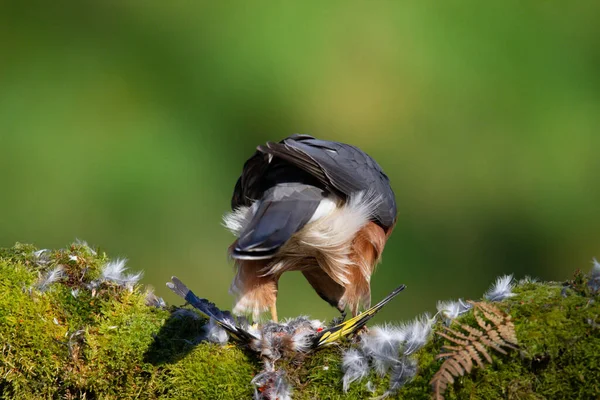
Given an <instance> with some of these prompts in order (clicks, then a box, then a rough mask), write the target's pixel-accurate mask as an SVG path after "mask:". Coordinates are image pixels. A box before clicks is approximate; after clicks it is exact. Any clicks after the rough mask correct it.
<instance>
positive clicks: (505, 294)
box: [483, 275, 515, 301]
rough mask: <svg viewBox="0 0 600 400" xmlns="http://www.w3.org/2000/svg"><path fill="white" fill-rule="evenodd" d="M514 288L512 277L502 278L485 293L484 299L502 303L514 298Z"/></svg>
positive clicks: (505, 276)
mask: <svg viewBox="0 0 600 400" xmlns="http://www.w3.org/2000/svg"><path fill="white" fill-rule="evenodd" d="M514 286H515V285H514V284H513V276H512V275H504V276H501V277H499V278H498V279H496V282H495V283H494V284H493V285H492V286H491V287H490V288H489V289H488V291H487V292H485V294H484V295H483V297H484V298H485V299H486V300H489V301H502V300H504V299H507V298H509V297H512V296H514V293H513V292H512V290H513V288H514Z"/></svg>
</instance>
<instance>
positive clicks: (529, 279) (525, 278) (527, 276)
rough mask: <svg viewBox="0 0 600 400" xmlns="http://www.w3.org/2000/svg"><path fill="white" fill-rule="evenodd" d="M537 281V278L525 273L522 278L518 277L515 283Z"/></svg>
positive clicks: (523, 283) (522, 283) (521, 283)
mask: <svg viewBox="0 0 600 400" xmlns="http://www.w3.org/2000/svg"><path fill="white" fill-rule="evenodd" d="M538 281H539V279H538V278H535V277H531V276H529V275H525V276H524V277H523V278H521V279H519V282H518V283H517V285H519V286H520V285H525V284H528V283H537V282H538Z"/></svg>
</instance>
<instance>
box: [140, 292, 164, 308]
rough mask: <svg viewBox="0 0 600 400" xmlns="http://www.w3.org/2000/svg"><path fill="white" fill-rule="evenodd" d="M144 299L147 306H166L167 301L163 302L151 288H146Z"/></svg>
mask: <svg viewBox="0 0 600 400" xmlns="http://www.w3.org/2000/svg"><path fill="white" fill-rule="evenodd" d="M144 300H145V303H146V305H147V306H148V307H156V308H165V307H166V306H167V303H165V301H164V300H163V298H162V297H158V296H157V295H156V294H155V293H154V290H153V289H148V291H147V292H146V298H145V299H144Z"/></svg>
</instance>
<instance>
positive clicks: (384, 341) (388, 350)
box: [360, 325, 406, 376]
mask: <svg viewBox="0 0 600 400" xmlns="http://www.w3.org/2000/svg"><path fill="white" fill-rule="evenodd" d="M405 339H406V330H404V329H403V328H402V327H397V326H392V325H385V326H375V327H373V328H372V329H371V331H370V332H369V333H368V334H367V335H363V336H362V337H361V342H360V345H361V348H362V350H363V352H364V354H366V355H367V356H369V357H370V358H371V360H372V361H373V366H374V367H375V371H376V372H377V373H378V374H379V375H380V376H383V375H385V373H386V372H387V371H388V370H389V369H390V368H391V367H392V366H393V365H394V364H395V363H396V362H397V361H398V357H399V354H400V346H401V345H402V343H403V342H404V340H405Z"/></svg>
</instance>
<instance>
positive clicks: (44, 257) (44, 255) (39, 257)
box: [33, 249, 50, 265]
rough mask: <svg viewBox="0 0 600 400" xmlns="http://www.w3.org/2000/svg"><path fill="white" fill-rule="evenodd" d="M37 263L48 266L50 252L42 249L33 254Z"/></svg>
mask: <svg viewBox="0 0 600 400" xmlns="http://www.w3.org/2000/svg"><path fill="white" fill-rule="evenodd" d="M33 256H34V257H35V263H36V264H38V265H46V264H48V263H49V262H50V250H48V249H41V250H37V251H34V252H33Z"/></svg>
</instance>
